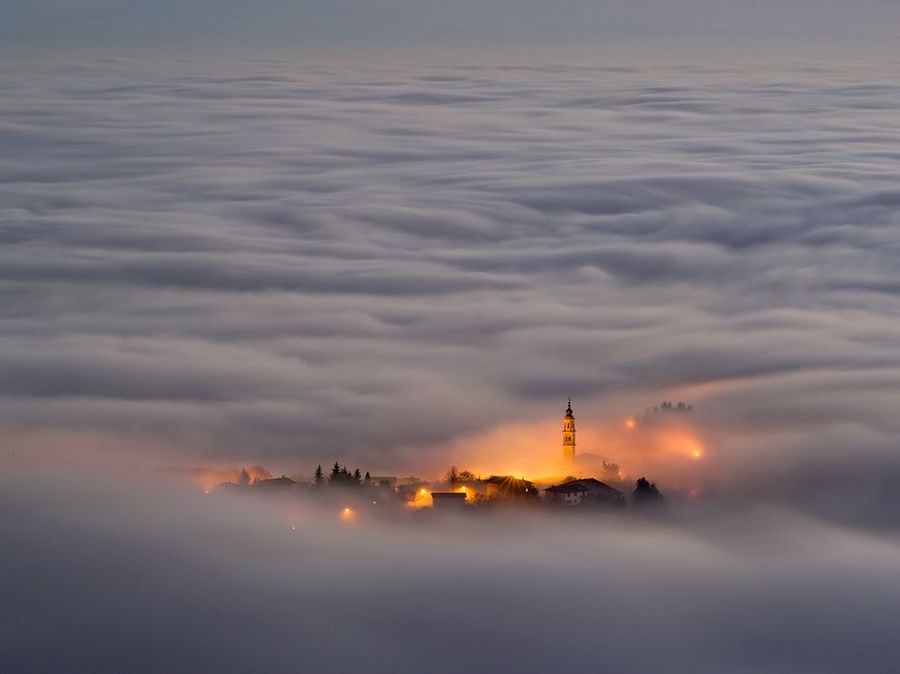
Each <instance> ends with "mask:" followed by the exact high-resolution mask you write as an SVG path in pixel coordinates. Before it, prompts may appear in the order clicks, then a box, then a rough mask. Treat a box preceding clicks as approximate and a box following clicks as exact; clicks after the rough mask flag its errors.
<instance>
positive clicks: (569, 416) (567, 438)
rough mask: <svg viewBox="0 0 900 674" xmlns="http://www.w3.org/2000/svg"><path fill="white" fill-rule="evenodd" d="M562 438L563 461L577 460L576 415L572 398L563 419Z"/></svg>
mask: <svg viewBox="0 0 900 674" xmlns="http://www.w3.org/2000/svg"><path fill="white" fill-rule="evenodd" d="M562 438H563V441H562V451H563V459H565V460H567V461H571V460H573V459H574V458H575V415H574V414H573V413H572V399H571V398H569V406H568V407H566V415H565V416H564V417H563V430H562Z"/></svg>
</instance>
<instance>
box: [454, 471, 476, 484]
mask: <svg viewBox="0 0 900 674" xmlns="http://www.w3.org/2000/svg"><path fill="white" fill-rule="evenodd" d="M457 477H459V481H460V482H475V480H477V479H478V478H477V477H475V473H473V472H472V471H471V470H461V471H459V475H458V476H457Z"/></svg>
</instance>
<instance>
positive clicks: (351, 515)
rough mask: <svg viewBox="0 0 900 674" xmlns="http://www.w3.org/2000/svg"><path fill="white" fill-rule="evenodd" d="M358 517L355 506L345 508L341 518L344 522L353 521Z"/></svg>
mask: <svg viewBox="0 0 900 674" xmlns="http://www.w3.org/2000/svg"><path fill="white" fill-rule="evenodd" d="M355 518H356V513H355V512H353V508H349V507H348V508H344V509H343V510H342V511H341V519H342V520H343V521H344V522H352V521H353V520H354V519H355Z"/></svg>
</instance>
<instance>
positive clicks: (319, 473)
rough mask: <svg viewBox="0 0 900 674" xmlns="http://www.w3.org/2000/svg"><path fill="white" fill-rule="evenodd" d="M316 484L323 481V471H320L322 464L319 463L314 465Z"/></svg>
mask: <svg viewBox="0 0 900 674" xmlns="http://www.w3.org/2000/svg"><path fill="white" fill-rule="evenodd" d="M315 481H316V484H322V483H323V482H325V473H323V472H322V464H321V463H320V464H319V465H318V466H316V476H315Z"/></svg>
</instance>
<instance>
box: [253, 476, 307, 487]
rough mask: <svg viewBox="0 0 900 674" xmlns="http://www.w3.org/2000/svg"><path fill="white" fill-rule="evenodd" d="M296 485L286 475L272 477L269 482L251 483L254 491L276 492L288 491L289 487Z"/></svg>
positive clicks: (258, 481)
mask: <svg viewBox="0 0 900 674" xmlns="http://www.w3.org/2000/svg"><path fill="white" fill-rule="evenodd" d="M296 486H297V483H296V482H294V481H293V480H292V479H291V478H289V477H288V476H287V475H282V476H281V477H273V478H271V479H269V480H257V481H256V482H254V483H253V487H254V488H256V489H266V490H272V491H277V490H280V489H289V488H291V487H296Z"/></svg>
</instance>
